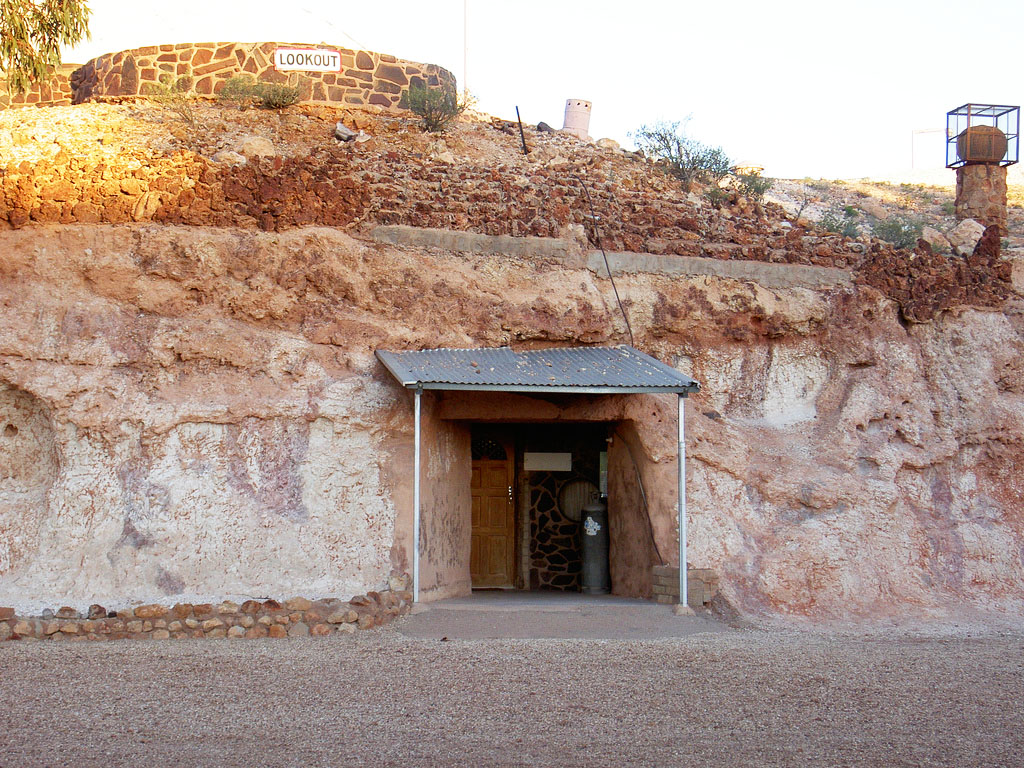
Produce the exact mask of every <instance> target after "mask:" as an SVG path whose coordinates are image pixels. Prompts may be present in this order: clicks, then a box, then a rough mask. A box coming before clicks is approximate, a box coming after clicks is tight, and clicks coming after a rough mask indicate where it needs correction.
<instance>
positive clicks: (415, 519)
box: [412, 387, 423, 603]
mask: <svg viewBox="0 0 1024 768" xmlns="http://www.w3.org/2000/svg"><path fill="white" fill-rule="evenodd" d="M422 397H423V387H416V394H415V395H414V402H415V408H414V410H415V413H416V415H415V418H414V421H415V427H414V428H413V432H414V433H415V442H416V447H415V449H414V450H413V460H412V461H413V471H412V509H413V511H412V540H413V547H412V601H413V602H414V603H418V602H419V601H420V400H421V398H422Z"/></svg>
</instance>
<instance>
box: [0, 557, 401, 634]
mask: <svg viewBox="0 0 1024 768" xmlns="http://www.w3.org/2000/svg"><path fill="white" fill-rule="evenodd" d="M409 581H410V579H409V576H408V574H398V573H393V574H392V575H391V578H390V579H389V589H386V590H383V591H381V592H368V593H367V594H365V595H357V596H355V597H353V598H352V599H351V600H347V601H341V600H338V599H335V598H324V599H320V600H315V601H313V600H308V599H306V598H304V597H293V598H291V599H290V600H286V601H285V602H284V603H280V602H278V601H277V600H270V599H268V600H262V601H261V600H246V601H245V602H243V603H242V604H241V605H239V604H238V603H234V602H231V601H230V600H226V601H224V602H222V603H220V604H219V605H213V604H212V603H205V604H202V605H193V604H191V603H177V604H175V605H173V606H166V605H160V604H157V603H153V604H149V605H139V606H135V607H134V608H127V609H125V610H121V611H108V610H107V609H105V608H104V607H103V606H101V605H91V606H89V608H88V610H87V611H85V612H84V613H83V612H80V611H78V610H76V609H75V608H72V607H70V606H64V607H62V608H60V609H59V610H57V611H56V612H54V611H52V610H46V611H44V612H43V613H42V614H41V615H40V616H19V615H17V614H16V612H15V610H14V609H13V608H4V607H0V641H3V640H70V639H74V640H124V639H129V640H169V639H175V640H184V639H207V638H209V639H216V638H221V637H230V638H247V639H253V638H261V637H271V638H284V637H309V636H313V637H326V636H328V635H337V634H341V635H346V634H352V633H353V632H355V631H356V630H357V629H373V628H374V627H379V626H382V625H383V624H386V623H388V622H389V621H391V620H392V619H394V618H396V617H398V616H403V615H405V614H407V613H409V611H410V610H411V609H412V593H411V592H409V591H407V590H408V587H409Z"/></svg>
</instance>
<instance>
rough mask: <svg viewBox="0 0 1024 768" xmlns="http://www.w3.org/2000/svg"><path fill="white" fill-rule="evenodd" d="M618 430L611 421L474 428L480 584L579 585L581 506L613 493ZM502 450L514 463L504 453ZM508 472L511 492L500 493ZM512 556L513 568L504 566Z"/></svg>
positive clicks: (475, 566) (475, 565) (476, 577)
mask: <svg viewBox="0 0 1024 768" xmlns="http://www.w3.org/2000/svg"><path fill="white" fill-rule="evenodd" d="M612 429H613V426H612V425H610V424H604V423H551V424H503V425H494V424H487V425H477V426H474V428H473V433H472V445H473V474H472V477H473V481H472V497H473V506H472V510H473V513H472V514H473V517H472V519H473V524H472V541H473V545H472V552H471V558H470V559H471V568H470V570H471V575H472V583H473V588H474V589H480V588H488V587H490V588H494V587H506V586H511V585H512V584H513V583H514V584H515V586H517V587H519V588H520V589H524V588H525V589H531V590H559V591H569V592H576V591H579V589H580V571H581V567H582V560H581V557H580V542H579V528H580V510H581V508H582V507H583V506H585V505H586V504H588V503H591V502H593V501H596V500H598V498H599V497H600V496H602V495H604V494H606V493H607V481H606V479H605V478H604V477H603V476H602V473H603V471H605V470H606V466H607V464H606V458H605V457H606V456H607V439H608V437H609V435H610V434H611V432H612ZM502 451H504V452H505V454H504V455H505V456H507V457H511V458H514V465H512V464H509V463H507V462H506V461H505V460H503V459H502V453H501V452H502ZM513 468H514V472H513V473H512V474H502V473H503V472H509V471H510V470H512V469H513ZM499 476H500V477H499ZM503 478H508V479H507V481H505V482H507V485H508V490H507V491H506V493H509V491H510V497H506V498H499V496H500V489H501V483H500V482H499V480H502V479H503ZM485 486H486V488H485ZM506 501H508V503H507V505H506ZM509 514H511V515H512V517H511V518H509V517H507V515H509ZM509 528H511V529H512V530H514V531H515V535H514V537H513V538H511V539H510V538H508V537H507V534H505V533H503V531H507V530H509ZM612 534H613V535H614V531H612ZM506 562H507V563H509V565H510V566H511V567H512V569H513V570H512V571H511V573H510V572H509V571H508V570H503V567H502V565H501V564H502V563H506ZM503 580H504V582H505V583H498V582H499V581H503Z"/></svg>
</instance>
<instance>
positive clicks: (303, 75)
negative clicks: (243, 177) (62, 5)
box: [0, 43, 456, 110]
mask: <svg viewBox="0 0 1024 768" xmlns="http://www.w3.org/2000/svg"><path fill="white" fill-rule="evenodd" d="M277 48H304V49H317V50H330V51H338V52H339V53H340V56H341V71H340V72H284V71H278V70H277V69H275V68H274V61H273V58H274V50H275V49H277ZM241 74H246V75H251V76H252V77H254V78H256V79H257V80H263V81H266V82H270V83H287V84H291V85H294V86H297V87H298V88H299V100H300V101H303V102H310V103H325V104H336V105H339V106H377V107H382V108H384V109H388V110H391V109H397V108H398V104H399V101H400V100H401V97H402V92H403V91H404V90H406V89H408V88H409V87H410V86H411V85H417V84H419V85H423V86H425V87H427V88H448V89H451V90H455V88H456V83H455V77H454V75H452V73H451V72H449V71H448V70H446V69H443V68H441V67H439V66H437V65H436V64H421V63H418V62H413V61H405V60H404V59H398V58H396V57H394V56H389V55H388V54H386V53H375V52H374V51H355V50H352V49H350V48H341V47H337V46H329V45H325V44H319V45H308V44H289V43H180V44H178V45H151V46H148V47H145V48H135V49H132V50H128V51H119V52H118V53H108V54H104V55H103V56H99V57H98V58H95V59H92V60H91V61H89V62H87V63H86V64H83V65H78V64H66V65H63V66H61V67H60V68H59V69H58V70H57V71H56V72H55V73H54V76H53V78H52V79H51V80H49V81H48V82H47V83H44V84H37V85H35V86H33V87H32V88H30V89H29V90H28V91H26V92H25V93H23V94H11V93H9V92H8V91H7V90H6V88H2V87H0V109H6V108H11V107H21V106H34V107H55V106H67V105H69V104H81V103H83V102H86V101H97V100H115V101H116V100H119V99H124V98H132V97H136V96H145V95H146V94H147V92H149V91H150V90H151V89H152V88H153V87H154V86H158V85H160V84H161V78H162V77H164V78H170V79H171V80H172V81H176V80H177V79H178V78H180V77H189V78H191V88H192V91H193V92H194V93H195V94H196V95H198V96H206V97H213V96H215V95H216V94H217V93H219V92H220V89H221V88H222V87H223V85H224V83H225V82H227V80H228V79H229V78H231V77H234V76H235V75H241Z"/></svg>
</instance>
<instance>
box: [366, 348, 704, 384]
mask: <svg viewBox="0 0 1024 768" xmlns="http://www.w3.org/2000/svg"><path fill="white" fill-rule="evenodd" d="M376 354H377V358H378V359H379V360H380V361H381V363H383V364H384V367H385V368H387V369H388V371H390V372H391V374H392V375H393V376H394V377H395V379H397V380H398V382H399V383H400V384H401V385H402V386H404V387H408V388H410V389H439V390H477V391H494V392H544V393H555V392H561V393H574V394H642V393H658V392H662V393H675V394H680V395H687V394H689V393H691V392H697V391H699V390H700V384H699V383H697V382H696V381H694V380H693V379H691V378H690V377H689V376H686V375H685V374H682V373H680V372H679V371H677V370H676V369H675V368H672V367H671V366H669V365H666V364H665V363H663V362H661V361H660V360H656V359H655V358H653V357H651V356H650V355H646V354H644V353H643V352H640V351H639V350H637V349H634V348H633V347H630V346H628V345H621V346H616V347H555V348H550V349H535V350H526V351H523V352H516V351H514V350H512V349H510V348H509V347H496V348H495V347H490V348H488V347H483V348H476V349H425V350H419V351H407V352H396V351H388V350H380V349H379V350H377V352H376Z"/></svg>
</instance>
